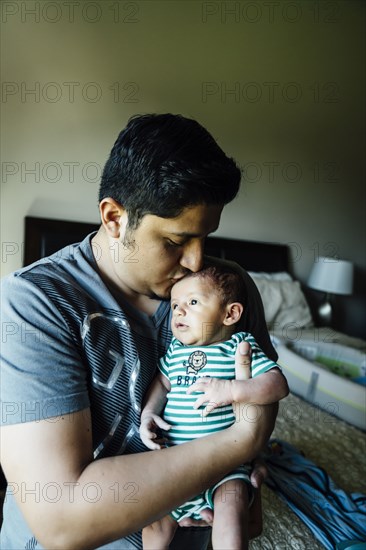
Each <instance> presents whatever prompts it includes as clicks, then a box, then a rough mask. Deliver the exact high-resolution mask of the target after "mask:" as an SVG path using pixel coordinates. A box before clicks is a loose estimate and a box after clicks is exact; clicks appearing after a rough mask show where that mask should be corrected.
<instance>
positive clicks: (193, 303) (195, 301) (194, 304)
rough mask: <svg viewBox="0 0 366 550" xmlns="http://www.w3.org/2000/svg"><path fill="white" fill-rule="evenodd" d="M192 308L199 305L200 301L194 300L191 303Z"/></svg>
mask: <svg viewBox="0 0 366 550" xmlns="http://www.w3.org/2000/svg"><path fill="white" fill-rule="evenodd" d="M190 304H191V306H196V305H197V304H198V300H195V299H194V298H193V299H192V300H191V301H190Z"/></svg>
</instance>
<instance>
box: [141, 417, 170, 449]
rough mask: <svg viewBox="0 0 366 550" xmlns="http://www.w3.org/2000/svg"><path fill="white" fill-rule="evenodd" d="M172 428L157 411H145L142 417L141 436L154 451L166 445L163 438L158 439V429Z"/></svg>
mask: <svg viewBox="0 0 366 550" xmlns="http://www.w3.org/2000/svg"><path fill="white" fill-rule="evenodd" d="M158 428H161V429H163V430H170V428H171V426H170V424H168V423H167V422H165V420H163V419H162V418H161V417H160V416H158V415H157V414H155V413H145V414H143V416H142V417H141V425H140V437H141V441H142V442H143V443H144V444H145V445H146V447H147V448H148V449H151V450H152V451H155V450H158V449H162V448H163V447H164V442H163V440H160V439H157V437H158V436H157V434H156V430H157V429H158Z"/></svg>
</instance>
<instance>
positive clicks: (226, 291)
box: [187, 265, 247, 306]
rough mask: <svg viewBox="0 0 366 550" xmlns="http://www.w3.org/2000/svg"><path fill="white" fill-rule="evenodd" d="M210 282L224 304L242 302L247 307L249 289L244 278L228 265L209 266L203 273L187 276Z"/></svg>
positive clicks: (202, 270) (204, 268) (198, 272)
mask: <svg viewBox="0 0 366 550" xmlns="http://www.w3.org/2000/svg"><path fill="white" fill-rule="evenodd" d="M187 276H188V277H192V278H200V279H203V280H207V281H209V282H210V283H211V284H212V285H213V286H214V288H215V291H216V292H217V293H218V295H219V296H220V298H221V301H222V304H223V305H227V304H230V303H232V302H240V303H241V304H243V305H244V306H245V304H246V301H247V289H246V286H245V283H244V278H243V276H242V275H241V274H240V273H239V272H238V271H236V270H235V269H234V268H231V267H229V266H227V265H207V266H204V267H203V269H201V271H197V272H196V273H190V274H189V275H187Z"/></svg>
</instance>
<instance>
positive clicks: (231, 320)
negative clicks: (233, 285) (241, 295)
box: [224, 302, 244, 326]
mask: <svg viewBox="0 0 366 550" xmlns="http://www.w3.org/2000/svg"><path fill="white" fill-rule="evenodd" d="M243 311H244V307H243V304H241V303H240V302H232V303H231V304H228V305H227V306H226V314H225V319H224V325H226V326H230V325H235V324H236V323H237V322H238V321H239V319H240V317H241V316H242V313H243Z"/></svg>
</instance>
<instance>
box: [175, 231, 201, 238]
mask: <svg viewBox="0 0 366 550" xmlns="http://www.w3.org/2000/svg"><path fill="white" fill-rule="evenodd" d="M168 234H169V235H175V236H176V237H201V235H200V234H199V233H189V232H188V231H182V232H176V231H168Z"/></svg>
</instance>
